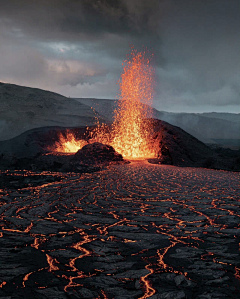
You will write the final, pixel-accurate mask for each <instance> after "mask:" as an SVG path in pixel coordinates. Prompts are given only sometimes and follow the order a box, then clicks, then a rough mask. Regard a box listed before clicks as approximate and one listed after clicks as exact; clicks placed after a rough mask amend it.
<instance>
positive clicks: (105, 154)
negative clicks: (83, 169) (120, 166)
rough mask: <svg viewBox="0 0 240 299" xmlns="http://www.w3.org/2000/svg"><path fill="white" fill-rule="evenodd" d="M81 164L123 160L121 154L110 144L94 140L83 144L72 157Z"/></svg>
mask: <svg viewBox="0 0 240 299" xmlns="http://www.w3.org/2000/svg"><path fill="white" fill-rule="evenodd" d="M73 160H74V161H76V160H77V161H79V162H80V163H81V164H99V163H105V162H116V161H123V157H122V155H121V154H119V153H117V152H116V151H115V149H114V148H113V147H112V146H111V145H107V144H102V143H99V142H94V143H91V144H87V145H85V146H84V147H83V148H82V149H80V150H79V151H78V152H77V153H76V154H75V155H74V158H73Z"/></svg>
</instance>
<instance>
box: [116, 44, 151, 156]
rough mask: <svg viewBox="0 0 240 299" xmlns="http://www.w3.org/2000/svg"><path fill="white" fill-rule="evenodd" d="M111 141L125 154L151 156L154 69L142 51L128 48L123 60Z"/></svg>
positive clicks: (117, 149) (118, 150)
mask: <svg viewBox="0 0 240 299" xmlns="http://www.w3.org/2000/svg"><path fill="white" fill-rule="evenodd" d="M124 64H125V65H124V68H123V73H122V75H121V81H120V91H121V93H120V99H119V101H118V107H117V109H116V110H115V119H114V123H113V136H114V137H113V140H112V142H111V145H112V146H113V147H114V148H115V150H116V151H117V152H119V153H120V154H122V155H123V157H125V158H150V157H155V155H156V150H155V148H154V144H153V142H152V141H151V139H150V133H151V130H152V126H151V124H150V121H149V120H147V118H149V117H151V116H152V113H151V112H152V109H151V103H152V97H153V82H154V69H153V67H152V66H151V65H150V61H149V58H148V57H147V55H146V52H136V51H135V50H132V52H131V55H130V59H129V60H126V61H125V62H124Z"/></svg>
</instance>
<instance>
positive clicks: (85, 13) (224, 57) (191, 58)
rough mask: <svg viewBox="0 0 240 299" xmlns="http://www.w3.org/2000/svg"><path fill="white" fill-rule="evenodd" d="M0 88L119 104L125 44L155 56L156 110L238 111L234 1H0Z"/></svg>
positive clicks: (237, 7)
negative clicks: (31, 89)
mask: <svg viewBox="0 0 240 299" xmlns="http://www.w3.org/2000/svg"><path fill="white" fill-rule="evenodd" d="M0 5H1V9H0V81H1V82H8V83H15V84H20V85H25V86H31V87H38V88H42V89H46V90H51V91H55V92H58V93H60V94H63V95H65V96H70V97H79V98H80V97H96V98H112V99H116V98H117V93H118V88H119V86H118V84H117V81H118V79H119V78H120V75H121V72H122V61H123V60H124V59H125V58H126V55H127V54H128V53H129V49H130V45H134V46H135V48H136V49H138V50H142V46H144V47H147V48H148V49H149V50H150V51H152V52H153V53H154V65H155V69H156V78H155V81H156V88H155V89H156V94H155V99H154V106H155V107H156V108H157V109H159V110H167V111H186V112H202V111H226V112H240V105H239V103H240V54H239V53H240V30H239V28H240V17H239V15H240V1H239V0H11V1H10V0H0Z"/></svg>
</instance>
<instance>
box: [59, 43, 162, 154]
mask: <svg viewBox="0 0 240 299" xmlns="http://www.w3.org/2000/svg"><path fill="white" fill-rule="evenodd" d="M150 58H151V57H150ZM150 58H149V57H148V55H147V53H146V51H143V52H137V51H136V50H135V49H132V51H131V53H130V55H129V56H128V59H126V60H125V61H124V62H123V73H122V75H121V79H120V83H119V85H120V96H119V101H118V107H117V109H116V110H115V111H114V122H113V124H112V126H111V128H109V126H107V125H106V124H104V123H103V124H100V123H99V120H98V119H97V123H96V128H95V129H94V130H92V131H90V130H88V132H87V134H86V135H88V138H87V139H88V142H87V141H85V140H77V139H76V138H75V137H74V135H73V134H71V133H70V132H68V133H67V135H66V137H64V136H63V135H60V139H59V141H58V142H57V143H56V144H55V146H54V151H58V152H65V153H66V152H68V153H70V152H76V151H78V150H79V149H81V148H82V147H83V146H84V145H86V144H87V143H94V142H100V143H103V144H108V145H111V146H112V147H113V148H114V149H115V150H116V151H117V152H118V153H120V154H121V155H122V156H123V157H124V158H128V159H146V158H155V157H156V156H157V152H158V150H159V146H158V145H157V143H156V141H154V139H153V138H152V137H151V136H152V135H153V126H152V124H151V121H150V119H149V118H151V117H152V108H151V104H152V98H153V92H154V89H153V84H154V68H153V67H152V66H151V64H150Z"/></svg>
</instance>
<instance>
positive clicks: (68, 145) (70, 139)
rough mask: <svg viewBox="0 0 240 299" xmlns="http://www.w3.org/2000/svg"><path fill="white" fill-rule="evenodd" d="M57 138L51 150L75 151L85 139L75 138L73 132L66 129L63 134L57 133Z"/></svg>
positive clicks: (82, 144) (85, 142)
mask: <svg viewBox="0 0 240 299" xmlns="http://www.w3.org/2000/svg"><path fill="white" fill-rule="evenodd" d="M58 137H59V140H58V141H57V142H56V143H55V144H54V146H53V147H51V148H50V150H51V151H54V152H61V153H76V152H77V151H78V150H79V149H81V148H82V147H83V146H84V145H86V144H87V141H85V140H83V139H80V140H77V139H76V137H75V136H74V134H73V133H71V132H69V131H67V132H66V135H65V136H64V135H63V134H62V133H60V134H59V136H58Z"/></svg>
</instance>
